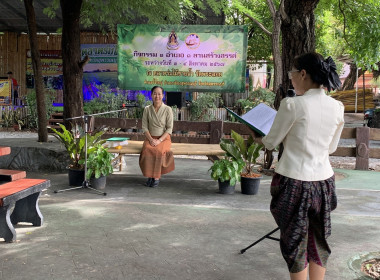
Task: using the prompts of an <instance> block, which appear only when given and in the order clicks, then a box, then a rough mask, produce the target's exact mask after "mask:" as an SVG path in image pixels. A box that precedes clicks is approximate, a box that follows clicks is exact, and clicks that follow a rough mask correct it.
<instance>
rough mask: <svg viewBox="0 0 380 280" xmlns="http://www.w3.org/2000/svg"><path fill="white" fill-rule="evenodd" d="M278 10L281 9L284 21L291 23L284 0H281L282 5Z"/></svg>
mask: <svg viewBox="0 0 380 280" xmlns="http://www.w3.org/2000/svg"><path fill="white" fill-rule="evenodd" d="M278 10H279V11H280V15H281V19H282V21H283V22H286V23H289V22H290V19H289V16H288V14H287V13H286V12H285V5H284V0H281V1H280V6H279V8H278Z"/></svg>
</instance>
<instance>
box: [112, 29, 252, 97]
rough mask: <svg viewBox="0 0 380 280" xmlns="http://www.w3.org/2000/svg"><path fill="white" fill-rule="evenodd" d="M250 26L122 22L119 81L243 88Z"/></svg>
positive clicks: (137, 86) (138, 86)
mask: <svg viewBox="0 0 380 280" xmlns="http://www.w3.org/2000/svg"><path fill="white" fill-rule="evenodd" d="M247 30H248V29H247V26H226V25H144V24H142V25H123V24H119V25H118V28H117V32H118V85H119V87H120V88H123V89H130V90H149V89H150V88H152V87H153V86H155V85H159V86H162V87H163V88H164V90H166V91H177V92H178V91H182V92H183V91H192V92H193V91H200V92H207V91H210V92H232V93H233V92H236V93H237V92H244V90H245V71H246V58H247Z"/></svg>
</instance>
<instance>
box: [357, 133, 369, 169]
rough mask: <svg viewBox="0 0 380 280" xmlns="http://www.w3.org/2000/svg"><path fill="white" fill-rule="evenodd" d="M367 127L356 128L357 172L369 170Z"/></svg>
mask: <svg viewBox="0 0 380 280" xmlns="http://www.w3.org/2000/svg"><path fill="white" fill-rule="evenodd" d="M369 134H370V128H369V127H357V128H356V164H355V169H357V170H368V168H369Z"/></svg>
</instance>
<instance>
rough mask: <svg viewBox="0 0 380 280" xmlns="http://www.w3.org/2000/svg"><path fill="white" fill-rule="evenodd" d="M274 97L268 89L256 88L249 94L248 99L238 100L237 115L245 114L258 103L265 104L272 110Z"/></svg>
mask: <svg viewBox="0 0 380 280" xmlns="http://www.w3.org/2000/svg"><path fill="white" fill-rule="evenodd" d="M275 97H276V95H275V94H274V92H272V91H271V90H269V89H266V88H258V89H256V90H254V91H253V92H251V93H250V95H249V97H248V99H238V100H237V101H236V105H237V106H238V109H239V114H240V115H242V114H245V113H246V112H248V111H249V110H251V109H252V108H254V107H256V106H257V105H259V104H260V103H265V104H267V105H268V106H270V107H272V108H273V106H274V105H273V104H274V99H275Z"/></svg>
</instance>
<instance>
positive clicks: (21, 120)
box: [13, 108, 25, 130]
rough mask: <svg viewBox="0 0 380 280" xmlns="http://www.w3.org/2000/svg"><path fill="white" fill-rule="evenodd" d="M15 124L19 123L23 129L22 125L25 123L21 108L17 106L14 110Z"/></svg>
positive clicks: (19, 126)
mask: <svg viewBox="0 0 380 280" xmlns="http://www.w3.org/2000/svg"><path fill="white" fill-rule="evenodd" d="M13 124H14V125H17V126H18V129H19V130H21V127H22V126H23V125H24V124H25V122H24V116H23V111H22V109H21V108H17V109H15V110H14V111H13Z"/></svg>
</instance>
